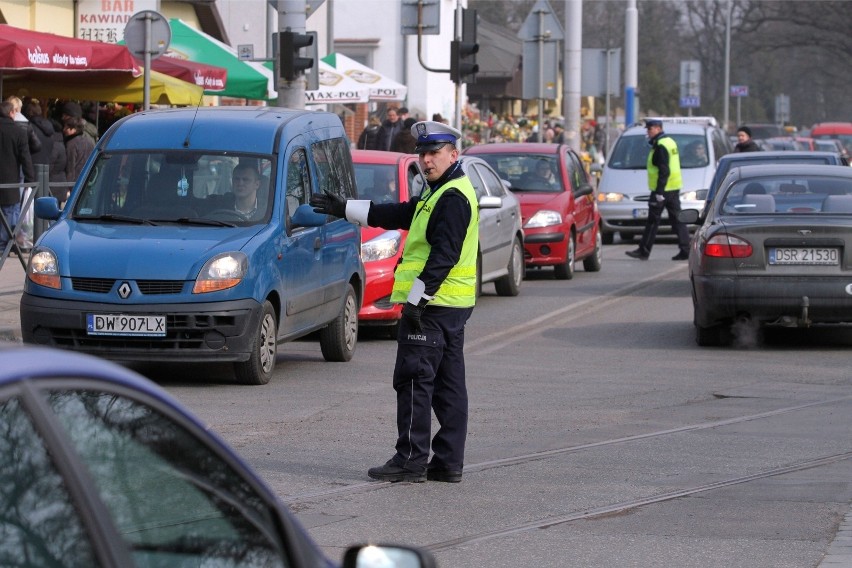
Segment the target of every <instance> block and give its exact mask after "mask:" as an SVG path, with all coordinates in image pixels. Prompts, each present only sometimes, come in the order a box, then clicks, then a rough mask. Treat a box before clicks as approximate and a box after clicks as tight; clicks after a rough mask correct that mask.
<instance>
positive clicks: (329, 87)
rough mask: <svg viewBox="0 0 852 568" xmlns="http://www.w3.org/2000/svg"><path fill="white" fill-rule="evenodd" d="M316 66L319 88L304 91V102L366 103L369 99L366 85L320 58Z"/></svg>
mask: <svg viewBox="0 0 852 568" xmlns="http://www.w3.org/2000/svg"><path fill="white" fill-rule="evenodd" d="M318 67H319V89H317V90H316V91H305V104H309V105H317V104H326V103H328V104H331V103H366V102H367V101H368V100H369V98H370V90H369V89H368V88H367V87H366V86H364V85H362V84H360V83H358V82H356V81H353V80H352V79H350V78H349V77H347V76H346V75H344V74H342V73H338V72H337V70H335V69H334V67H332V66H331V65H329V64H328V63H326V62H324V61H323V60H321V59H320V61H319V64H318Z"/></svg>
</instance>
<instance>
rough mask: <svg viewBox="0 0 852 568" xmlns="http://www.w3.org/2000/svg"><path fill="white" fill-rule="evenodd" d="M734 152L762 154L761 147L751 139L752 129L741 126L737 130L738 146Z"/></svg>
mask: <svg viewBox="0 0 852 568" xmlns="http://www.w3.org/2000/svg"><path fill="white" fill-rule="evenodd" d="M734 152H760V146H758V145H757V142H755V141H754V140H752V139H751V128H749V127H748V126H740V127H739V128H737V145H736V146H734Z"/></svg>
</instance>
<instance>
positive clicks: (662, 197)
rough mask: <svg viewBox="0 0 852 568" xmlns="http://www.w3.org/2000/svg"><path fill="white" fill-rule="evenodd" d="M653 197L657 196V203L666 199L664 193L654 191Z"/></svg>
mask: <svg viewBox="0 0 852 568" xmlns="http://www.w3.org/2000/svg"><path fill="white" fill-rule="evenodd" d="M654 197H656V198H657V203H661V202H663V201H665V200H666V197H665V196H664V195H661V194H659V193H655V194H654Z"/></svg>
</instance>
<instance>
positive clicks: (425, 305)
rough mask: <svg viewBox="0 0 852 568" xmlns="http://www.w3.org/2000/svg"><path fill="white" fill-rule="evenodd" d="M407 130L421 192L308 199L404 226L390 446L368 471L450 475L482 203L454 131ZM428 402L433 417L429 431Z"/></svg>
mask: <svg viewBox="0 0 852 568" xmlns="http://www.w3.org/2000/svg"><path fill="white" fill-rule="evenodd" d="M411 133H412V135H413V136H414V137H415V138H416V140H417V145H416V147H415V149H414V151H415V153H417V154H419V156H420V167H421V169H422V171H423V174H424V175H425V177H426V180H427V182H428V187H426V188H425V189H424V191H423V193H422V194H421V195H420V196H419V197H413V198H412V199H411V200H410V201H408V202H407V203H387V204H377V203H372V202H370V201H367V200H349V201H346V200H345V199H343V198H342V197H341V196H338V195H334V194H318V195H314V196H312V197H311V205H312V206H313V207H314V208H315V211H317V212H319V213H326V214H330V215H334V216H336V217H345V218H346V219H348V220H349V221H351V222H353V223H357V224H359V225H369V226H374V227H382V228H385V229H407V230H408V237H407V239H406V241H405V247H404V248H403V251H402V258H401V259H400V262H399V264H398V265H397V267H396V271H395V273H394V285H393V291H392V293H391V301H393V302H396V303H402V304H403V308H402V319H401V320H400V326H399V336H398V338H397V354H396V365H395V368H394V373H393V387H394V390H396V401H397V410H396V420H397V431H398V438H397V442H396V453H395V454H394V456H393V457H392V458H391V459H390V460H388V461H387V463H385V464H384V465H381V466H378V467H374V468H371V469H370V470H369V471H368V472H367V474H368V475H369V476H370V477H371V478H373V479H378V480H382V481H413V482H422V481H425V480H426V479H429V480H432V481H445V482H450V483H457V482H459V481H461V478H462V468H463V466H464V446H465V440H466V438H467V414H468V401H467V387H466V385H465V367H464V352H463V351H464V327H465V323H466V322H467V320H468V318H469V317H470V315H471V313H472V312H473V305H474V303H475V301H476V256H477V248H478V242H479V210H478V206H477V200H476V193H475V191H474V189H473V186H472V185H471V183H470V180H468V178H467V176H466V175H465V174H464V172H463V171H462V168H461V164H460V163H459V161H458V157H459V150H458V148H457V144H458V139H459V138H461V132H459V131H458V130H456V129H455V128H452V127H450V126H448V125H446V124H442V123H439V122H432V121H424V122H418V123H416V124H414V125H413V126H412V127H411ZM432 410H434V411H435V417H436V418H437V419H438V423H439V425H440V427H439V429H438V432H437V433H436V434H435V436H434V438H432V437H431V426H432V413H431V411H432ZM430 438H431V440H430ZM430 441H431V451H432V453H433V455H432V459H431V461H430V460H429V453H430Z"/></svg>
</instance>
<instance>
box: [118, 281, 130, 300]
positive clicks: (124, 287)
mask: <svg viewBox="0 0 852 568" xmlns="http://www.w3.org/2000/svg"><path fill="white" fill-rule="evenodd" d="M132 291H133V289H132V288H130V283H129V282H122V283H121V286H119V287H118V295H119V297H121V299H122V300H126V299H127V298H128V297H129V296H130V293H131V292H132Z"/></svg>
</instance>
